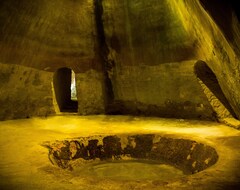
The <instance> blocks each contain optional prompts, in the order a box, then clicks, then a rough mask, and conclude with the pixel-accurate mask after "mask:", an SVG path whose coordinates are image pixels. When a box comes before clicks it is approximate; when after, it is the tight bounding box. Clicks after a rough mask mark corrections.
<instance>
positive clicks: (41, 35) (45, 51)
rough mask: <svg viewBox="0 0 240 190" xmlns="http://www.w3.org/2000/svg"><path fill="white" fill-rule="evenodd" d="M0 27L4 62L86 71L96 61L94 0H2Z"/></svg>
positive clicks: (0, 55)
mask: <svg viewBox="0 0 240 190" xmlns="http://www.w3.org/2000/svg"><path fill="white" fill-rule="evenodd" d="M0 26H1V30H0V60H1V62H2V63H6V64H11V63H13V64H18V65H24V66H28V67H33V68H37V69H43V70H48V71H55V70H56V69H58V68H61V67H70V68H72V69H74V70H75V72H80V71H81V72H83V71H86V70H88V69H91V68H92V66H93V65H94V64H92V63H93V62H94V61H97V60H95V46H96V38H95V36H96V31H95V20H94V8H93V2H92V0H84V1H73V0H71V1H69V0H58V1H56V0H34V1H29V0H22V1H15V0H9V1H1V2H0ZM13 55H14V56H13Z"/></svg>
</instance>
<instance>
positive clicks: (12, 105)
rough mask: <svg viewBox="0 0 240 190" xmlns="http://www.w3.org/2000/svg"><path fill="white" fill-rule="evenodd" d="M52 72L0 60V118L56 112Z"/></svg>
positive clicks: (24, 116)
mask: <svg viewBox="0 0 240 190" xmlns="http://www.w3.org/2000/svg"><path fill="white" fill-rule="evenodd" d="M52 77H53V76H52V73H50V72H46V71H39V70H37V69H33V68H29V67H24V66H20V65H6V64H1V63H0V80H1V82H0V105H1V109H0V120H6V119H18V118H29V117H32V116H35V115H39V116H48V115H52V114H54V113H55V110H54V107H53V97H52V85H51V81H52Z"/></svg>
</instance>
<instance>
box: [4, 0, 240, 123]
mask: <svg viewBox="0 0 240 190" xmlns="http://www.w3.org/2000/svg"><path fill="white" fill-rule="evenodd" d="M202 2H203V0H202ZM206 10H207V9H206V7H205V9H204V7H203V6H202V4H200V2H199V0H196V1H191V0H186V1H181V0H161V3H159V1H157V0H141V1H137V0H131V1H129V0H99V1H97V0H82V1H74V0H71V1H70V0H59V1H55V0H36V1H31V2H29V1H28V0H22V1H15V0H8V1H1V2H0V27H1V30H0V66H1V68H2V69H1V71H0V87H1V91H0V93H1V96H0V101H1V103H2V108H1V113H0V119H1V120H3V119H12V118H26V117H31V116H37V115H49V114H56V113H58V109H57V108H56V105H55V103H54V99H55V96H54V93H53V90H52V82H53V75H54V72H55V71H57V70H58V69H59V68H64V67H67V68H70V69H72V70H74V72H75V73H76V88H77V97H78V105H79V106H78V113H79V114H81V115H86V114H99V113H110V114H135V115H151V116H152V115H156V116H164V117H177V118H200V119H213V118H214V114H215V113H214V110H213V109H212V107H211V105H210V104H209V101H208V99H207V97H206V95H205V94H204V92H203V90H202V88H201V86H200V84H199V83H198V80H197V76H196V75H195V73H194V65H195V63H196V62H197V61H198V60H203V61H204V62H206V63H207V64H208V66H209V67H210V68H211V70H212V71H213V72H214V74H215V75H216V77H217V80H218V82H219V85H220V87H221V89H222V91H223V93H224V95H225V96H226V98H227V100H228V101H229V103H230V106H231V107H232V108H233V110H234V112H235V114H236V115H237V117H240V99H239V97H240V90H239V88H238V87H239V83H240V64H239V55H240V54H239V45H238V44H239V43H237V42H238V38H239V31H240V30H239V28H240V27H239V24H238V22H237V18H236V16H234V15H232V17H230V18H232V19H231V23H232V24H231V31H232V33H229V32H224V31H225V28H228V27H223V26H219V25H217V24H218V22H217V21H216V23H215V22H214V20H213V17H211V14H210V13H209V12H207V11H206ZM208 11H209V9H208ZM228 15H229V14H228ZM220 20H221V19H220ZM226 23H227V22H226ZM219 27H221V28H219ZM20 78H21V80H20ZM26 81H27V82H26ZM36 81H38V82H36ZM16 105H18V106H16Z"/></svg>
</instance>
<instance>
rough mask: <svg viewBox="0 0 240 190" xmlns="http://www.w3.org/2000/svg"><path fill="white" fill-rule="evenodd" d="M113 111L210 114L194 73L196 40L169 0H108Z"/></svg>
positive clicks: (186, 115)
mask: <svg viewBox="0 0 240 190" xmlns="http://www.w3.org/2000/svg"><path fill="white" fill-rule="evenodd" d="M102 2H103V4H102V5H103V18H102V20H103V26H104V33H105V39H106V44H107V47H108V51H109V52H108V54H107V56H106V57H107V61H108V62H107V69H108V75H109V78H110V79H111V83H112V88H113V89H112V91H113V96H114V101H113V104H112V105H111V106H109V110H108V111H109V112H112V113H116V114H122V113H130V114H143V115H158V116H166V117H177V118H211V117H212V114H213V110H212V109H211V106H210V105H209V103H208V101H207V99H206V97H205V95H204V94H203V92H202V90H201V88H200V85H199V84H198V82H197V80H196V77H195V76H194V73H193V65H194V63H195V62H196V61H195V60H193V58H194V57H195V53H196V52H195V45H196V44H195V39H194V38H191V36H189V34H188V33H187V32H186V30H185V28H184V26H183V25H182V23H181V21H180V19H179V15H178V14H176V13H175V12H174V11H173V10H172V9H171V7H170V4H169V3H168V1H167V0H162V1H161V3H159V1H156V0H150V1H149V0H143V1H134V0H132V1H128V0H123V1H122V0H121V1H120V0H103V1H102Z"/></svg>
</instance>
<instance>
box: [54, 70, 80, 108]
mask: <svg viewBox="0 0 240 190" xmlns="http://www.w3.org/2000/svg"><path fill="white" fill-rule="evenodd" d="M53 84H54V91H55V96H56V101H57V104H58V106H59V109H60V111H61V112H77V111H78V101H77V90H76V79H75V73H74V71H73V70H71V69H69V68H60V69H58V70H57V71H56V72H55V74H54V78H53Z"/></svg>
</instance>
